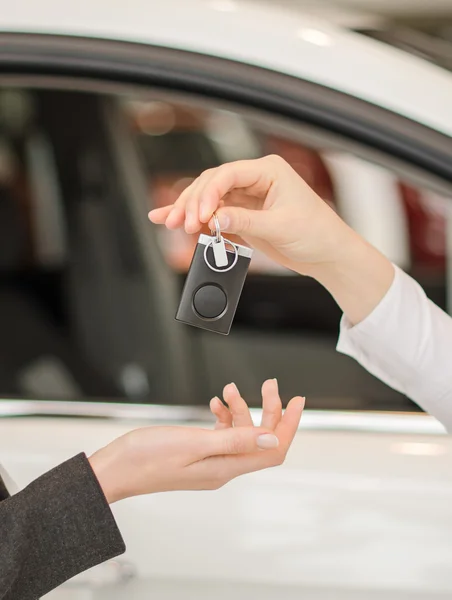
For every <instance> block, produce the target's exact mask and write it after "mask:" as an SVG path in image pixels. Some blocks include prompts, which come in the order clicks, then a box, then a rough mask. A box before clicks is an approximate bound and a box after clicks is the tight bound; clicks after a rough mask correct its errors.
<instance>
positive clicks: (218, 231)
mask: <svg viewBox="0 0 452 600" xmlns="http://www.w3.org/2000/svg"><path fill="white" fill-rule="evenodd" d="M213 222H214V224H215V231H213V229H211V230H210V232H211V234H212V237H213V236H214V235H215V241H216V243H217V244H219V243H220V242H221V229H220V221H219V220H218V217H217V213H213ZM229 243H230V242H229Z"/></svg>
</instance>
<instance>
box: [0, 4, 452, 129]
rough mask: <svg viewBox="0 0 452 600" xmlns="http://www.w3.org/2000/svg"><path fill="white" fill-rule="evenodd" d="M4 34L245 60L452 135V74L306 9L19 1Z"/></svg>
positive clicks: (1, 26)
mask: <svg viewBox="0 0 452 600" xmlns="http://www.w3.org/2000/svg"><path fill="white" fill-rule="evenodd" d="M3 2H5V0H3ZM0 31H3V32H21V33H46V34H61V35H75V36H84V37H86V36H88V37H93V38H99V39H112V40H118V41H129V42H138V43H146V44H151V45H156V46H164V47H169V48H176V49H182V50H187V51H193V52H198V53H202V54H207V55H211V56H217V57H222V58H227V59H230V60H235V61H240V62H242V63H245V64H250V65H257V66H261V67H264V68H267V69H271V70H275V71H279V72H281V73H285V74H289V75H292V76H295V77H298V78H301V79H305V80H307V81H312V82H315V83H318V84H321V85H323V86H327V87H330V88H333V89H335V90H339V91H342V92H345V93H347V94H350V95H353V96H355V97H357V98H360V99H362V100H365V101H368V102H371V103H373V104H376V105H377V106H381V107H383V108H387V109H389V110H392V111H393V112H396V113H399V114H401V115H403V116H405V117H408V118H411V119H413V120H415V121H418V122H419V123H422V124H424V125H427V126H429V127H431V128H433V129H436V130H438V131H441V132H443V133H445V134H447V135H449V136H452V111H451V109H450V104H451V100H452V74H451V73H449V72H448V71H445V70H443V69H441V68H440V67H437V66H435V65H432V64H430V63H428V62H427V61H424V60H422V59H420V58H417V57H415V56H411V55H409V54H407V53H405V52H402V51H400V50H396V49H394V48H391V47H389V46H385V45H384V44H382V43H380V42H377V41H374V40H371V39H368V38H366V37H364V36H361V35H359V34H357V33H354V32H351V31H347V30H346V29H342V28H340V27H337V26H334V25H331V24H327V23H326V22H323V21H319V20H318V19H317V18H315V17H314V16H309V15H307V14H304V13H302V12H300V11H293V10H289V9H286V8H282V7H278V6H274V5H269V4H259V3H258V2H253V3H247V2H246V1H245V0H239V1H237V2H236V1H234V0H160V1H159V2H157V1H156V0H154V1H152V0H127V1H124V0H77V2H63V1H62V0H39V2H38V1H37V2H30V0H14V2H11V3H8V7H7V9H3V10H0Z"/></svg>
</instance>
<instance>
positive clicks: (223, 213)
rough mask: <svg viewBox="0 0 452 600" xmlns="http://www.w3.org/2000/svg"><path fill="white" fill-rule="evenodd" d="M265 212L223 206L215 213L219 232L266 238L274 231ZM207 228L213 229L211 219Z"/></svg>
mask: <svg viewBox="0 0 452 600" xmlns="http://www.w3.org/2000/svg"><path fill="white" fill-rule="evenodd" d="M266 213H268V211H265V210H251V209H249V208H243V207H241V206H224V207H223V208H220V209H219V210H218V211H217V217H218V222H219V225H220V229H221V231H224V232H225V233H233V234H236V235H242V236H252V237H257V238H267V237H269V236H270V235H271V233H272V232H273V230H274V224H272V222H271V219H270V218H269V215H268V214H266ZM209 227H210V228H213V229H214V228H215V227H214V222H213V219H212V220H211V221H209Z"/></svg>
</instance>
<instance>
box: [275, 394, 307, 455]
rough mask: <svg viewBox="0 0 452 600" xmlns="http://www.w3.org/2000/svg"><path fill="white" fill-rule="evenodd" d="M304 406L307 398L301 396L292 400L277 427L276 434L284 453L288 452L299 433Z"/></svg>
mask: <svg viewBox="0 0 452 600" xmlns="http://www.w3.org/2000/svg"><path fill="white" fill-rule="evenodd" d="M304 405H305V398H302V397H301V396H296V397H295V398H292V400H291V401H290V402H289V404H288V405H287V407H286V410H285V411H284V414H283V416H282V418H281V421H280V422H279V424H278V425H277V426H276V429H275V433H276V435H277V436H278V438H279V441H280V446H281V451H283V452H287V450H288V449H289V447H290V444H291V443H292V441H293V439H294V437H295V434H296V433H297V430H298V426H299V424H300V419H301V415H302V413H303V408H304Z"/></svg>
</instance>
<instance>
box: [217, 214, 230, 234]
mask: <svg viewBox="0 0 452 600" xmlns="http://www.w3.org/2000/svg"><path fill="white" fill-rule="evenodd" d="M218 222H219V224H220V229H221V230H222V231H226V229H228V228H229V225H230V224H231V219H230V218H229V217H228V215H222V214H221V213H220V214H219V215H218Z"/></svg>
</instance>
